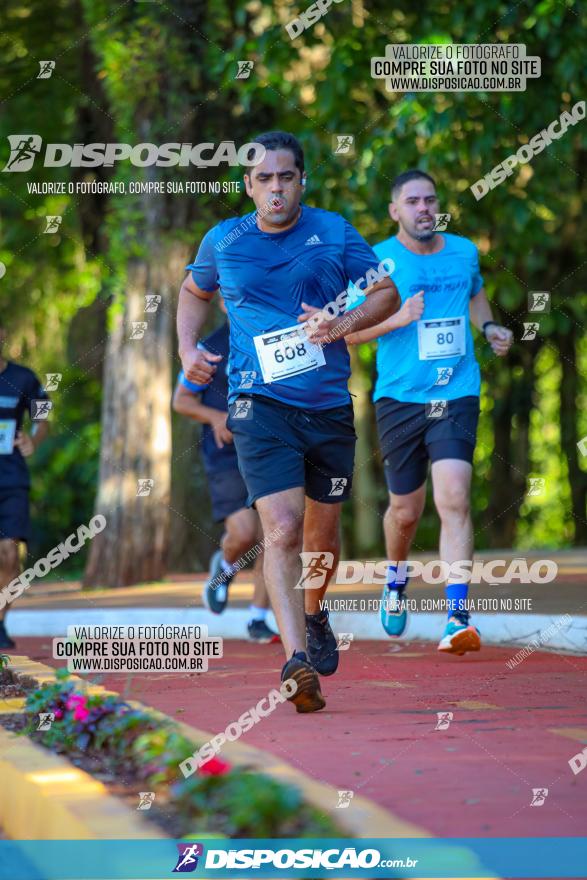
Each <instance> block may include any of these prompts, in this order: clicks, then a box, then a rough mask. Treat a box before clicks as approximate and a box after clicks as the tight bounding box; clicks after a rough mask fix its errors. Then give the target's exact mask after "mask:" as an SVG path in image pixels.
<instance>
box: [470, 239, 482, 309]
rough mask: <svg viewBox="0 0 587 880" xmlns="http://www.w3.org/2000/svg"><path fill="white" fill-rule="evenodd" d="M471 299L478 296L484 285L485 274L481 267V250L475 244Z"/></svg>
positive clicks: (472, 261) (472, 262) (472, 260)
mask: <svg viewBox="0 0 587 880" xmlns="http://www.w3.org/2000/svg"><path fill="white" fill-rule="evenodd" d="M471 264H472V265H471V299H472V298H473V297H474V296H477V294H478V293H479V291H480V290H481V288H482V287H483V276H482V274H481V269H480V268H479V251H478V250H477V248H476V247H475V246H473V256H472V259H471Z"/></svg>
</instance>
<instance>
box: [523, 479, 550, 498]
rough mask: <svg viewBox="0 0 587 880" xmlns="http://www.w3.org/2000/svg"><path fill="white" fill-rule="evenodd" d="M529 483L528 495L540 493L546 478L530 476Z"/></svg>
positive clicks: (542, 490)
mask: <svg viewBox="0 0 587 880" xmlns="http://www.w3.org/2000/svg"><path fill="white" fill-rule="evenodd" d="M529 482H530V485H529V486H528V493H527V494H528V496H532V495H542V493H543V492H544V486H545V483H546V480H545V479H544V477H530V480H529Z"/></svg>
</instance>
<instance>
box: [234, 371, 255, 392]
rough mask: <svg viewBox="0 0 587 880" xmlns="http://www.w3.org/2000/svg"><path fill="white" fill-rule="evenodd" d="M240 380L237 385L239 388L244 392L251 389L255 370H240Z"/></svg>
mask: <svg viewBox="0 0 587 880" xmlns="http://www.w3.org/2000/svg"><path fill="white" fill-rule="evenodd" d="M240 374H241V380H240V384H239V386H238V387H239V388H242V389H243V390H245V391H246V389H247V388H252V387H253V382H254V381H255V379H256V378H257V371H256V370H240Z"/></svg>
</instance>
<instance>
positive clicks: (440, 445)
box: [347, 170, 513, 654]
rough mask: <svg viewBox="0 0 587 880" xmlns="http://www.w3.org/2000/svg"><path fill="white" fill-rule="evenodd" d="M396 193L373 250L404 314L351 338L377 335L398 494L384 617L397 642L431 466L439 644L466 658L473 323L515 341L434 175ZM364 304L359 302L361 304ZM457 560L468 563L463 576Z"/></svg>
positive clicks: (385, 443)
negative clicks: (500, 320)
mask: <svg viewBox="0 0 587 880" xmlns="http://www.w3.org/2000/svg"><path fill="white" fill-rule="evenodd" d="M391 197H392V202H391V204H390V206H389V210H390V216H391V218H392V220H395V221H396V222H397V223H398V224H399V231H398V234H397V235H396V236H393V237H391V238H388V239H386V240H385V241H383V242H381V243H380V244H378V245H376V246H375V248H374V250H375V253H376V254H377V255H378V256H379V257H380V258H383V257H386V258H388V259H391V260H393V261H394V263H395V269H394V271H393V273H392V274H393V279H394V281H395V283H396V284H397V287H398V289H399V292H400V295H401V299H402V307H401V309H400V310H399V311H398V312H396V314H394V315H392V316H391V317H390V318H387V319H386V320H385V321H384V322H382V323H381V324H379V325H378V326H376V327H371V328H369V329H368V330H363V331H361V332H359V333H354V334H352V335H351V336H349V337H347V341H348V342H349V343H362V342H368V341H370V340H371V339H378V340H379V341H378V346H377V383H376V386H375V394H374V401H375V404H376V414H377V425H378V431H379V439H380V445H381V454H382V457H383V463H384V468H385V475H386V480H387V486H388V489H389V507H388V509H387V512H386V514H385V519H384V528H385V539H386V550H387V554H388V559H389V560H395V561H396V562H395V564H391V565H390V567H389V577H388V583H387V585H386V587H385V588H384V591H383V597H382V607H381V620H382V623H383V626H384V628H385V630H386V632H387V633H388V634H389V635H401V634H402V633H403V631H404V630H405V627H406V622H407V614H406V610H405V602H401V599H402V596H403V594H404V590H405V577H403V576H402V571H401V570H400V571H398V562H400V563H401V562H403V561H405V560H407V559H408V554H409V551H410V547H411V546H412V541H413V539H414V537H415V534H416V530H417V528H418V522H419V520H420V517H421V515H422V511H423V509H424V504H425V501H426V480H427V474H428V463H429V462H431V470H432V485H433V489H434V502H435V505H436V509H437V511H438V514H439V517H440V523H441V530H440V559H441V560H442V561H443V562H445V563H446V564H447V565H446V568H445V570H446V571H447V573H448V580H447V585H446V596H447V607H448V612H449V615H448V616H449V619H448V623H447V626H446V630H445V632H444V635H443V637H442V639H441V640H440V643H439V645H438V649H439V650H440V651H446V652H450V653H455V654H464V653H465V652H466V651H478V650H479V648H480V645H481V642H480V638H479V632H478V630H477V629H476V628H475V627H473V626H471V625H470V623H469V614H468V611H467V610H466V608H465V601H464V600H465V599H466V597H467V590H468V577H467V570H469V573H470V567H471V559H472V554H473V526H472V522H471V516H470V513H469V498H470V488H471V474H472V461H473V453H474V450H475V441H476V433H477V421H478V418H479V388H480V377H479V366H478V364H477V361H476V359H475V350H474V344H473V336H472V333H471V323H473V324H474V325H475V326H476V327H477V328H478V329H479V330H481V331H482V332H483V334H484V336H485V338H486V339H487V341H488V342H489V343H490V345H491V347H492V349H493V351H494V353H495V354H496V355H498V356H500V357H502V356H504V355H505V354H507V352H508V351H509V348H510V346H511V343H512V339H513V336H512V333H511V331H510V330H507V329H506V328H505V327H501V326H500V325H499V324H497V323H496V322H495V321H493V319H492V314H491V308H490V305H489V302H488V300H487V296H486V294H485V291H484V289H483V279H482V277H481V274H480V271H479V258H478V255H477V249H476V247H475V245H474V244H473V243H472V242H471V241H469V240H468V239H466V238H461V237H460V236H457V235H449V234H447V233H438V232H435V231H434V222H435V221H434V218H435V215H437V214H438V199H437V196H436V188H435V183H434V181H433V179H432V178H431V177H430V176H429V175H427V174H425V173H423V172H422V171H417V170H416V171H407V172H404V173H403V174H400V175H399V177H398V178H396V180H395V181H394V184H393V186H392V195H391ZM359 302H360V299H358V298H355V299H354V300H353V302H352V305H353V306H354V305H355V304H356V303H359ZM458 562H464V563H465V565H464V566H460V567H459V568H458V569H457V567H456V565H455V564H456V563H458ZM453 565H454V568H453V569H452V570H451V569H450V566H453Z"/></svg>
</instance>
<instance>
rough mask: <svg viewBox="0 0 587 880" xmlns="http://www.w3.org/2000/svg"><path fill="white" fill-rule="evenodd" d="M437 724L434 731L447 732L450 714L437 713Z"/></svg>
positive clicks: (451, 716)
mask: <svg viewBox="0 0 587 880" xmlns="http://www.w3.org/2000/svg"><path fill="white" fill-rule="evenodd" d="M436 717H437V719H438V720H437V722H436V727H435V728H434V730H448V728H449V727H450V722H451V721H452V719H453V713H452V712H437V713H436Z"/></svg>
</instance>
